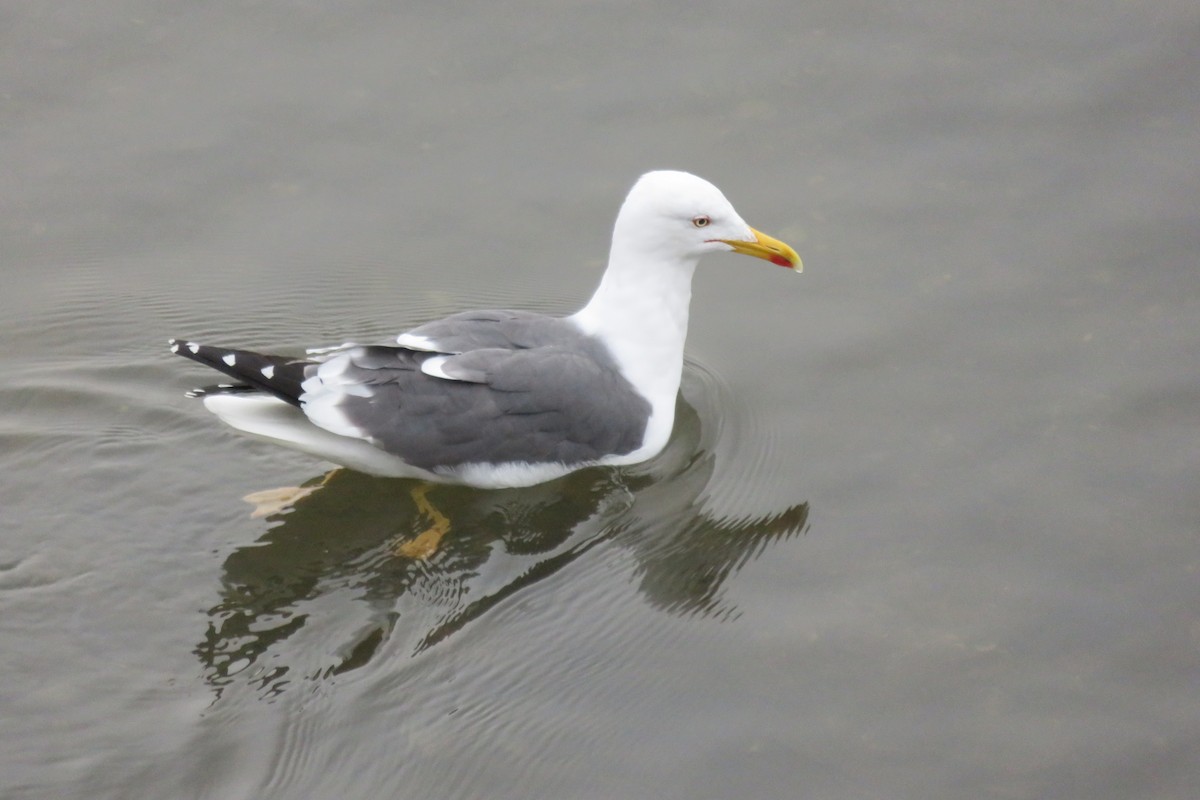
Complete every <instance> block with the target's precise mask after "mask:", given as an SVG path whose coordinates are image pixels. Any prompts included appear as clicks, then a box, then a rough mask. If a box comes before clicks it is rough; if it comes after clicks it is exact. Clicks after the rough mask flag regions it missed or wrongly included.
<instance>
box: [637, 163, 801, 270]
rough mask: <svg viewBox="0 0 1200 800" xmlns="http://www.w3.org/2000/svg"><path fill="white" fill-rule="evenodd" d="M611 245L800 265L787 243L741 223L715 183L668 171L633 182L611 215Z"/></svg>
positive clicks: (682, 256)
mask: <svg viewBox="0 0 1200 800" xmlns="http://www.w3.org/2000/svg"><path fill="white" fill-rule="evenodd" d="M613 244H614V246H618V245H619V246H621V247H623V248H629V249H631V250H636V251H640V252H643V253H652V254H654V255H656V256H658V257H659V258H664V259H669V260H671V261H689V262H695V260H696V259H698V258H699V257H700V256H702V255H704V254H705V253H713V252H721V251H729V250H733V251H736V252H739V253H745V254H746V255H752V256H756V257H758V258H764V259H766V260H768V261H771V262H773V263H775V264H779V265H780V266H785V267H791V268H793V269H796V270H799V269H800V266H801V265H800V258H799V256H797V255H796V252H795V251H794V250H792V248H791V247H788V246H787V245H786V244H784V243H783V242H780V241H778V240H777V239H772V238H771V237H769V236H766V235H764V234H762V233H759V232H758V231H756V230H754V229H753V228H751V227H750V226H749V225H747V224H746V221H745V220H743V219H742V218H741V216H739V215H738V213H737V211H736V210H734V208H733V205H732V204H731V203H730V202H729V201H728V200H726V199H725V195H723V194H721V190H720V189H718V188H717V187H716V186H713V185H712V184H711V183H709V182H708V181H706V180H704V179H703V178H699V177H697V176H695V175H692V174H690V173H687V172H675V171H671V170H661V171H658V172H647V173H646V174H645V175H643V176H642V177H641V178H640V179H638V182H637V183H636V184H634V186H633V188H632V189H631V190H630V191H629V195H628V196H627V197H626V198H625V202H624V204H623V205H622V206H621V211H620V213H619V214H618V215H617V224H616V228H615V230H614V231H613Z"/></svg>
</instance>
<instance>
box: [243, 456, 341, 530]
mask: <svg viewBox="0 0 1200 800" xmlns="http://www.w3.org/2000/svg"><path fill="white" fill-rule="evenodd" d="M340 470H341V467H337V468H336V469H332V470H330V471H329V472H327V473H325V477H323V478H322V479H321V482H320V483H318V484H314V485H313V486H280V487H279V488H278V489H264V490H263V491H261V492H251V493H250V494H248V495H246V496H245V497H243V498H242V499H243V500H245V501H246V502H247V503H249V504H250V505H252V506H254V510H253V511H251V512H250V519H259V518H261V517H269V516H271V515H272V514H278V513H279V512H280V511H286V510H287V509H289V508H291V507H292V506H293V505H295V504H296V503H298V502H299V501H301V500H303V499H304V498H306V497H308V496H309V495H310V494H312V493H313V492H315V491H316V490H317V489H320V488H321V487H323V486H324V485H325V484H327V483H329V479H330V478H332V477H333V474H334V473H335V472H338V471H340Z"/></svg>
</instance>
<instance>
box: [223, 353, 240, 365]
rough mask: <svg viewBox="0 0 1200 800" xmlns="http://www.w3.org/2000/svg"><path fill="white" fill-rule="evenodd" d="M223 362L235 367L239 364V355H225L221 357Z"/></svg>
mask: <svg viewBox="0 0 1200 800" xmlns="http://www.w3.org/2000/svg"><path fill="white" fill-rule="evenodd" d="M221 360H222V361H224V362H225V363H226V364H228V365H229V366H231V367H232V366H233V365H235V364H237V355H236V354H234V353H226V354H225V355H223V356H221Z"/></svg>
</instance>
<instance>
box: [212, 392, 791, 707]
mask: <svg viewBox="0 0 1200 800" xmlns="http://www.w3.org/2000/svg"><path fill="white" fill-rule="evenodd" d="M704 439H705V437H704V436H703V432H702V426H701V422H700V416H699V415H698V414H697V412H696V410H695V408H693V407H692V406H691V405H690V404H689V403H688V402H687V401H686V400H684V399H683V397H682V395H681V396H680V400H679V406H678V409H677V412H676V423H675V432H674V434H673V436H672V440H671V442H670V444H668V446H667V449H666V450H665V451H664V452H663V453H662V454H661V455H659V456H658V457H657V458H655V459H654V460H653V461H651V462H649V463H648V464H646V465H642V466H641V467H639V468H637V469H628V468H627V469H623V470H614V469H610V468H596V469H588V470H583V471H580V472H576V473H574V474H571V475H568V476H566V477H563V478H561V479H559V480H556V481H551V482H549V483H545V484H541V485H537V486H532V487H528V488H522V489H510V490H490V491H483V490H478V489H470V488H466V487H461V486H437V487H435V488H433V489H432V490H431V491H430V492H429V493H428V498H429V500H430V501H431V502H433V503H435V504H436V506H437V507H438V509H440V511H441V513H444V514H445V515H446V516H447V517H448V518H449V519H450V520H451V525H452V528H451V530H450V532H449V534H448V535H446V536H445V537H443V538H442V539H441V541H440V543H439V545H438V548H437V550H436V551H435V552H433V553H432V554H430V555H429V556H428V557H427V558H406V557H404V556H403V555H399V554H398V553H397V545H398V543H401V542H404V541H406V540H411V539H412V537H414V536H416V535H417V534H419V533H420V532H421V531H423V530H425V529H426V528H427V527H428V525H429V519H428V515H427V514H423V513H422V512H421V511H420V510H419V509H418V507H417V504H416V502H415V501H414V489H416V488H417V487H418V486H419V485H420V484H418V483H417V482H415V481H409V480H399V479H387V478H374V477H370V476H367V475H363V474H360V473H356V472H351V471H349V470H341V471H338V472H336V473H334V474H333V476H332V477H331V478H329V479H327V480H325V485H324V486H322V487H321V488H320V490H319V491H315V492H313V493H312V494H311V495H310V496H308V497H306V498H304V499H303V500H301V501H300V502H299V503H297V504H296V505H295V507H294V508H292V509H291V510H290V511H289V512H286V513H280V514H277V515H275V516H273V517H271V519H272V521H273V523H274V526H273V527H272V528H271V529H270V530H269V531H268V532H267V533H266V534H264V535H263V536H262V537H261V538H260V539H259V540H258V541H257V542H256V543H255V544H253V545H249V546H245V547H240V548H238V549H236V550H234V551H233V552H232V553H231V554H230V555H229V556H228V557H227V558H226V560H225V563H224V572H223V576H222V587H221V592H220V594H221V601H220V602H219V603H218V604H217V605H216V606H214V607H213V608H212V609H210V610H209V612H208V617H209V620H208V629H207V631H206V633H205V636H204V639H203V641H201V642H200V643H199V645H198V646H197V648H196V650H195V653H196V655H197V656H198V657H199V658H200V661H201V662H202V663H203V665H204V670H205V677H206V679H207V681H208V683H209V684H210V685H211V686H212V687H213V688H214V689H215V690H216V693H217V696H218V697H219V696H220V695H221V694H222V693H223V692H224V691H225V690H226V689H227V688H228V687H230V686H231V685H233V684H235V683H237V682H239V681H245V682H246V683H247V684H249V686H250V687H251V690H252V691H255V692H257V693H258V694H260V696H264V697H269V696H272V695H275V694H278V693H280V692H282V691H285V690H286V689H287V688H288V687H289V686H291V685H294V684H296V683H297V682H298V681H305V680H308V681H323V680H327V679H331V678H333V677H334V676H337V675H339V674H343V673H346V672H349V671H352V670H355V669H358V668H360V667H362V666H364V665H366V664H368V663H369V662H370V661H371V659H372V658H373V657H374V656H375V655H376V653H377V652H378V651H379V650H380V648H381V647H382V646H383V645H384V644H385V643H390V646H389V650H390V651H391V652H397V649H396V648H397V647H398V651H400V652H404V651H407V652H409V653H410V654H411V655H414V656H415V655H417V654H419V653H421V652H423V651H425V650H428V649H429V648H431V647H433V646H434V645H436V644H437V643H438V642H441V641H443V640H445V639H446V638H447V637H450V636H452V635H453V634H454V633H455V632H456V631H459V630H461V629H463V628H464V627H466V626H467V625H469V624H470V623H472V622H473V621H475V620H477V619H480V618H481V617H483V616H484V615H485V614H486V613H487V612H488V610H489V609H491V608H493V607H495V606H497V605H498V604H500V603H502V602H504V601H505V600H506V599H508V598H510V597H513V596H515V595H518V594H519V593H521V592H522V591H524V590H528V589H529V588H530V587H533V586H535V585H536V584H538V583H539V582H541V581H543V580H545V579H546V578H549V577H550V576H552V575H555V574H556V573H558V572H559V571H560V570H562V569H564V568H565V567H567V566H569V565H571V564H575V563H578V562H580V560H581V559H584V558H585V557H586V556H587V554H588V553H589V552H590V551H592V550H593V549H595V548H597V547H601V546H608V547H620V548H622V549H625V550H627V551H629V552H631V553H632V555H633V556H634V560H635V561H636V564H637V566H636V572H637V574H636V580H637V587H638V590H639V591H640V592H641V594H642V596H643V597H644V599H645V600H646V601H647V602H649V603H650V604H651V605H652V606H654V607H656V608H659V609H662V610H665V611H669V612H672V613H677V614H701V615H706V616H712V617H717V618H723V617H725V616H728V614H729V613H730V611H731V609H730V608H729V607H727V606H725V605H723V603H722V601H721V587H722V585H723V584H724V582H725V581H726V580H727V579H728V578H729V576H730V575H731V574H733V573H734V572H736V571H737V570H738V569H739V568H740V567H741V566H742V565H744V564H745V563H747V562H748V561H750V560H752V559H754V558H756V557H757V556H759V555H760V554H761V553H762V552H763V550H764V548H765V547H766V546H767V545H768V544H769V543H771V542H775V541H779V540H782V539H786V538H789V537H791V536H794V535H796V534H798V533H800V532H801V531H803V530H804V528H805V521H806V519H807V516H808V505H807V504H804V503H802V504H797V505H793V506H791V507H789V508H786V509H784V510H783V511H780V512H778V513H774V514H769V515H765V516H761V517H753V518H749V517H744V518H739V519H736V520H732V519H722V518H714V517H713V516H711V515H709V514H707V513H705V510H704V504H703V503H702V502H700V500H701V496H702V494H703V493H704V491H705V488H706V487H707V486H708V484H709V481H710V479H711V477H712V473H713V466H714V456H713V454H712V452H711V450H710V449H709V448H708V447H707V446H706V445H707V444H708V443H706V442H705V441H704ZM322 480H323V479H322V478H315V479H313V481H311V482H310V483H311V484H314V485H315V484H317V483H319V482H321V481H322ZM348 608H349V609H352V611H350V612H347V609H348ZM398 637H402V640H401V641H399V642H397V641H396V639H397V638H398Z"/></svg>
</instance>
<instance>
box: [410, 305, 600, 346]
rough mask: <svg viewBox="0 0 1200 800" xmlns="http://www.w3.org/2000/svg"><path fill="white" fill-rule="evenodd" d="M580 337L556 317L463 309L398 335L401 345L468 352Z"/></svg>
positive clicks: (516, 312)
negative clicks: (458, 312)
mask: <svg viewBox="0 0 1200 800" xmlns="http://www.w3.org/2000/svg"><path fill="white" fill-rule="evenodd" d="M572 338H582V337H581V336H580V334H578V333H576V332H574V331H573V329H571V327H570V325H569V324H568V323H567V322H565V321H564V320H562V319H559V318H557V317H548V316H545V315H544V314H534V313H533V312H531V311H508V310H501V311H464V312H462V313H460V314H453V315H451V316H449V317H446V318H445V319H439V320H434V321H433V322H427V323H425V324H424V325H418V326H417V327H415V328H413V329H412V330H410V331H407V332H406V333H402V334H400V336H399V337H397V339H396V341H397V343H398V344H400V345H401V346H403V347H408V348H410V349H414V350H418V351H422V352H434V353H467V352H470V351H472V350H482V349H485V348H493V347H499V348H504V349H517V350H524V349H528V348H533V347H542V346H547V345H554V344H556V343H562V342H563V341H564V340H570V339H572Z"/></svg>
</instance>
